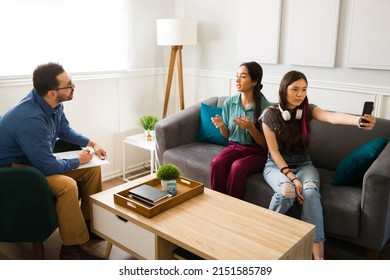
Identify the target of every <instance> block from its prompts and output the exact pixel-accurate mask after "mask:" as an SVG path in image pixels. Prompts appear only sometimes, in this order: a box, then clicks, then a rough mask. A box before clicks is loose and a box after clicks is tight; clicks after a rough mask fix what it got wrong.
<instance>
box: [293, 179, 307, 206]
mask: <svg viewBox="0 0 390 280" xmlns="http://www.w3.org/2000/svg"><path fill="white" fill-rule="evenodd" d="M294 184H295V193H296V195H297V201H298V203H299V204H300V205H302V204H303V202H304V201H305V198H304V197H303V195H302V192H303V186H302V183H301V181H300V180H299V179H298V178H297V179H296V180H294Z"/></svg>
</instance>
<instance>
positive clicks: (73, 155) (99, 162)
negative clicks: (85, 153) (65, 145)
mask: <svg viewBox="0 0 390 280" xmlns="http://www.w3.org/2000/svg"><path fill="white" fill-rule="evenodd" d="M80 152H81V150H75V151H68V152H62V153H55V154H54V156H55V157H56V158H57V159H71V158H77V157H78V154H79V153H80ZM106 164H110V162H109V161H108V160H107V159H100V158H99V157H98V156H97V155H96V154H95V153H94V152H93V156H92V159H91V161H89V162H87V163H85V164H80V165H79V167H78V168H77V169H82V168H88V167H94V166H99V165H106Z"/></svg>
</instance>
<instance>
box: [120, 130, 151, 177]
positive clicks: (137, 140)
mask: <svg viewBox="0 0 390 280" xmlns="http://www.w3.org/2000/svg"><path fill="white" fill-rule="evenodd" d="M126 145H132V146H135V147H138V148H141V149H144V150H148V151H150V174H153V173H154V171H155V167H156V142H155V141H154V139H152V141H147V140H146V135H145V134H144V133H141V134H136V135H132V136H128V137H126V138H125V139H123V142H122V160H123V161H122V176H123V180H124V181H126V182H129V180H131V178H133V177H137V176H138V175H137V176H129V177H126ZM146 173H149V172H144V173H143V174H146Z"/></svg>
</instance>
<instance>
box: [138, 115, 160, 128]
mask: <svg viewBox="0 0 390 280" xmlns="http://www.w3.org/2000/svg"><path fill="white" fill-rule="evenodd" d="M158 121H159V119H158V117H155V116H150V115H147V116H143V117H141V118H139V120H138V124H139V125H140V126H141V127H142V128H143V129H144V130H154V126H155V125H156V123H157V122H158Z"/></svg>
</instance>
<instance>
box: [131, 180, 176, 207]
mask: <svg viewBox="0 0 390 280" xmlns="http://www.w3.org/2000/svg"><path fill="white" fill-rule="evenodd" d="M129 195H131V196H132V197H134V198H137V199H141V200H145V201H146V202H149V203H156V202H158V201H160V200H162V199H164V198H167V197H170V194H169V193H168V192H166V191H162V190H159V189H157V188H154V187H152V186H150V185H146V184H143V185H141V186H138V187H135V188H132V189H130V190H129Z"/></svg>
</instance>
